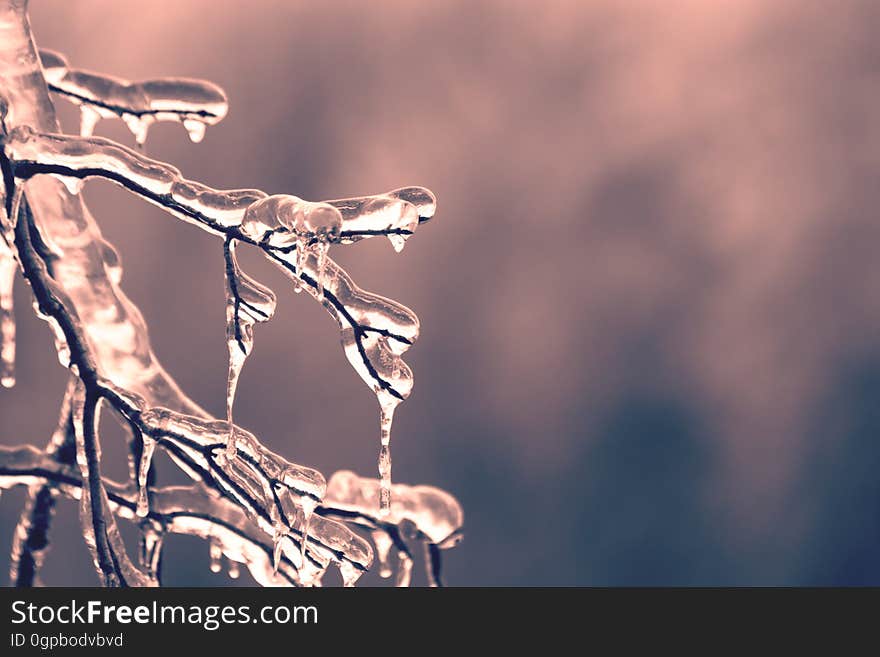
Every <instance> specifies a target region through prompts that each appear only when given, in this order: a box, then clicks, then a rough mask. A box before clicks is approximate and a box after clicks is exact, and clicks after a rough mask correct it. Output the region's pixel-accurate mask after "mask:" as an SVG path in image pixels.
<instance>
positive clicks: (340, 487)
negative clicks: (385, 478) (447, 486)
mask: <svg viewBox="0 0 880 657" xmlns="http://www.w3.org/2000/svg"><path fill="white" fill-rule="evenodd" d="M379 487H380V486H379V482H378V481H377V480H375V479H368V478H365V477H360V476H358V475H357V474H355V473H354V472H351V471H349V470H340V471H338V472H335V473H333V476H332V477H330V481H329V482H328V483H327V494H326V496H325V500H326V504H328V505H332V506H333V507H334V508H338V509H343V510H346V511H351V512H354V513H358V514H360V515H362V516H364V517H365V518H373V519H378V512H379ZM393 493H394V495H393V498H392V503H391V509H390V513H389V514H388V516H387V517H385V518H382V521H383V522H387V523H391V524H394V525H398V526H399V525H400V524H402V523H403V522H404V521H405V520H408V521H410V522H411V523H413V525H415V527H416V529H417V530H418V532H419V533H420V534H421V535H423V536H424V538H425V539H426V540H427V541H429V542H431V543H434V544H436V545H442V544H443V543H444V542H446V541H447V539H449V538H450V537H451V536H452V535H453V534H455V533H456V532H458V531H459V530H460V529H461V526H462V524H463V523H464V513H463V512H462V510H461V505H459V503H458V501H457V500H456V499H455V498H454V497H453V496H452V495H450V494H449V493H447V492H446V491H443V490H440V489H439V488H435V487H433V486H408V485H406V484H395V485H394V487H393Z"/></svg>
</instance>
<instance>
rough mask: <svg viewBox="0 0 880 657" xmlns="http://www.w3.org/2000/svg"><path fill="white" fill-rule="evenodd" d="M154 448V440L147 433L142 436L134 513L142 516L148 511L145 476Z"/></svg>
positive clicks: (148, 501)
mask: <svg viewBox="0 0 880 657" xmlns="http://www.w3.org/2000/svg"><path fill="white" fill-rule="evenodd" d="M155 449H156V441H155V440H154V439H153V438H152V437H150V436H147V435H144V436H143V451H142V452H141V461H140V463H139V464H138V500H137V509H136V510H135V513H136V514H137V515H138V516H139V517H141V518H144V517H146V516H147V514H149V513H150V498H149V493H148V491H147V476H148V475H149V473H150V463H151V462H152V460H153V452H154V451H155Z"/></svg>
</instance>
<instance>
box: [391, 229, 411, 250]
mask: <svg viewBox="0 0 880 657" xmlns="http://www.w3.org/2000/svg"><path fill="white" fill-rule="evenodd" d="M407 237H409V235H400V234H398V233H389V234H388V241H389V242H391V247H392V248H393V249H394V252H395V253H400V252H401V251H403V247H405V246H406V238H407Z"/></svg>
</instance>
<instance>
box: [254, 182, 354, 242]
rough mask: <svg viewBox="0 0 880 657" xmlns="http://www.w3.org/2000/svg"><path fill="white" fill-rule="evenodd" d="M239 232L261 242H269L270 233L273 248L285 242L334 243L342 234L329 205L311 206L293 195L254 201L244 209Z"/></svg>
mask: <svg viewBox="0 0 880 657" xmlns="http://www.w3.org/2000/svg"><path fill="white" fill-rule="evenodd" d="M241 230H242V232H243V233H245V234H246V235H248V236H249V237H251V238H252V239H254V240H255V241H258V242H259V241H261V240H263V239H264V238H269V239H271V238H272V237H273V233H280V235H279V236H278V237H277V238H276V240H277V242H278V243H277V246H287V245H288V244H289V243H290V241H285V238H284V236H285V235H289V236H290V237H288V238H287V239H288V240H292V241H298V240H302V239H305V240H310V239H318V240H324V241H337V240H338V239H339V235H340V233H341V232H342V215H341V214H340V212H339V210H337V209H336V208H335V207H333V206H332V205H330V204H329V203H323V202H318V203H313V202H311V201H304V200H303V199H301V198H299V197H297V196H289V195H287V194H273V195H272V196H267V197H265V198H263V199H260V200H259V201H256V202H255V203H253V204H252V205H250V206H249V207H248V208H247V211H246V212H245V214H244V217H243V218H242V221H241Z"/></svg>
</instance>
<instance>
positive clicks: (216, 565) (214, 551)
mask: <svg viewBox="0 0 880 657" xmlns="http://www.w3.org/2000/svg"><path fill="white" fill-rule="evenodd" d="M210 550H211V552H210V556H211V564H210V568H211V572H212V573H219V572H220V571H221V570H222V568H223V548H221V547H220V543H219V542H218V541H217V540H216V539H213V538H212V539H211V542H210Z"/></svg>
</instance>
